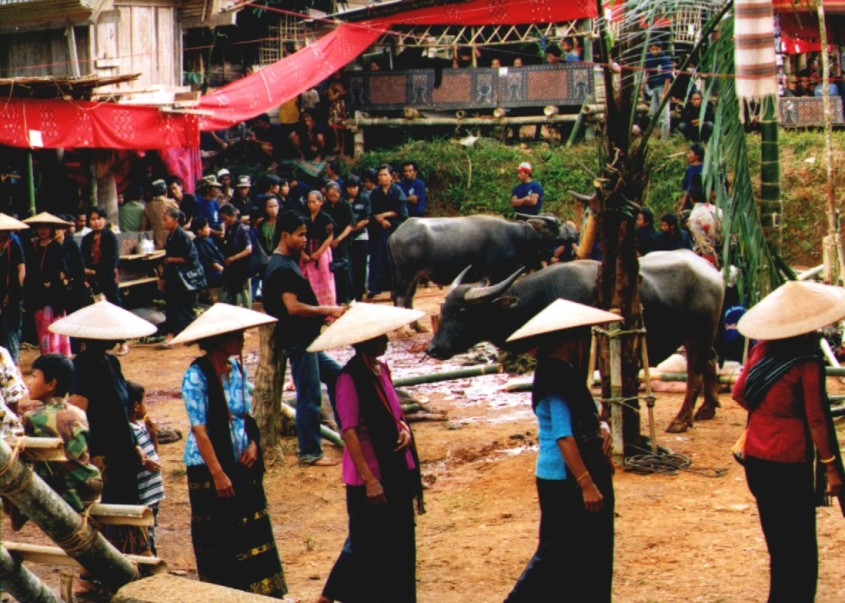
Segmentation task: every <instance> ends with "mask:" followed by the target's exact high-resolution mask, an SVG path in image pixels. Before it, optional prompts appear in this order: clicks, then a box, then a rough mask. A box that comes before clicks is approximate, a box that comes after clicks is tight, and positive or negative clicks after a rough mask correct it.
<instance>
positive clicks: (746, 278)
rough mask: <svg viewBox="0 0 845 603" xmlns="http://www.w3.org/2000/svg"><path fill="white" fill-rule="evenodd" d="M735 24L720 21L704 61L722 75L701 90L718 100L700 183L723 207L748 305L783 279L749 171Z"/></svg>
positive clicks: (730, 258) (729, 255)
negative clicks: (737, 77) (736, 65)
mask: <svg viewBox="0 0 845 603" xmlns="http://www.w3.org/2000/svg"><path fill="white" fill-rule="evenodd" d="M733 25H734V18H733V16H732V15H729V16H727V17H726V18H725V19H724V20H723V21H722V23H721V27H720V35H719V37H718V39H717V40H716V41H715V42H714V43H713V45H712V46H711V47H710V49H709V50H708V52H707V53H706V54H705V56H704V57H703V61H702V68H703V70H704V71H706V72H709V73H714V74H719V76H721V77H713V78H711V79H710V80H709V81H708V83H707V86H706V87H705V91H704V97H705V101H708V100H709V99H710V98H715V97H718V99H719V102H718V105H717V107H716V111H715V123H714V128H713V135H712V137H711V138H710V142H709V144H708V149H709V152H708V153H707V155H706V157H705V166H704V181H705V183H706V186H707V188H708V190H711V191H715V193H716V204H717V206H718V207H719V208H721V210H722V232H723V238H724V241H725V245H724V249H723V258H722V259H723V264H724V265H725V266H730V265H734V266H736V267H737V268H738V270H739V278H738V280H737V286H738V287H739V293H740V296H741V299H744V300H745V301H746V303H747V304H748V305H749V306H750V305H754V304H755V303H756V302H757V301H759V300H760V299H761V298H762V297H764V296H765V295H766V294H767V293H768V292H769V291H771V290H772V289H773V288H775V287H777V286H778V285H780V284H781V283H783V281H784V278H783V275H782V274H781V272H780V271H778V269H777V267H776V263H775V261H774V259H773V256H772V253H771V252H770V250H769V246H768V244H767V242H766V237H765V233H764V231H763V227H762V225H761V224H760V218H759V211H758V208H757V203H756V201H755V198H754V190H753V186H752V181H751V174H750V173H749V169H748V165H749V162H748V147H747V145H746V138H745V137H746V133H745V128H744V126H743V124H742V121H741V120H740V102H739V100H738V98H737V94H736V86H735V80H734V78H733V75H734V45H733Z"/></svg>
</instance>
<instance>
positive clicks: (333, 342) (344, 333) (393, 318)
mask: <svg viewBox="0 0 845 603" xmlns="http://www.w3.org/2000/svg"><path fill="white" fill-rule="evenodd" d="M423 316H425V312H423V311H422V310H408V309H407V308H396V307H394V306H381V305H376V304H352V305H351V306H350V307H349V310H347V312H346V313H345V314H344V315H343V316H341V317H340V318H338V319H337V320H336V321H334V322H333V323H332V324H331V326H329V328H328V329H326V330H325V331H323V333H322V334H321V335H320V336H319V337H318V338H317V339H315V340H314V341H313V342H312V343H311V345H310V346H308V351H309V352H323V351H325V350H331V349H333V348H341V347H343V346H347V345H352V344H354V343H361V342H362V341H367V340H368V339H373V338H374V337H378V336H379V335H387V334H388V333H390V332H391V331H394V330H396V329H398V328H399V327H404V326H405V325H407V324H410V323H412V322H414V321H415V320H419V319H420V318H422V317H423Z"/></svg>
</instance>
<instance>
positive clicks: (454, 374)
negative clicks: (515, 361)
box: [393, 362, 503, 387]
mask: <svg viewBox="0 0 845 603" xmlns="http://www.w3.org/2000/svg"><path fill="white" fill-rule="evenodd" d="M502 370H503V367H502V365H501V364H500V363H498V362H494V363H492V364H482V365H481V366H473V367H470V368H465V369H458V370H455V371H444V372H442V373H429V374H427V375H416V376H414V377H402V378H400V379H394V380H393V386H394V387H410V386H412V385H422V384H424V383H437V382H438V381H452V380H454V379H465V378H467V377H479V376H481V375H492V374H494V373H501V372H502Z"/></svg>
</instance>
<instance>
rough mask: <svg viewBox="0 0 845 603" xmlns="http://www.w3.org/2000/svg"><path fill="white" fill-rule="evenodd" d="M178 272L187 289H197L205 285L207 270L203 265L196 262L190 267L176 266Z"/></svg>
mask: <svg viewBox="0 0 845 603" xmlns="http://www.w3.org/2000/svg"><path fill="white" fill-rule="evenodd" d="M176 274H177V275H178V276H179V281H180V282H181V283H182V286H183V287H184V288H185V291H196V290H197V289H202V288H203V287H205V272H204V271H203V269H202V266H201V265H199V264H195V265H193V266H191V267H190V268H189V267H187V266H184V267H183V266H179V265H177V266H176Z"/></svg>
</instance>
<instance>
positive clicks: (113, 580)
mask: <svg viewBox="0 0 845 603" xmlns="http://www.w3.org/2000/svg"><path fill="white" fill-rule="evenodd" d="M17 457H18V455H17V454H16V453H15V452H13V450H12V449H11V448H10V447H9V445H8V444H6V442H5V441H0V494H2V495H3V496H5V497H6V498H8V499H9V500H11V501H12V503H13V504H14V505H15V506H17V507H18V508H19V509H20V510H21V511H23V512H24V513H26V515H27V516H29V518H30V519H31V520H32V521H34V522H35V523H36V524H37V525H38V526H39V527H40V528H41V529H42V530H43V531H44V533H45V534H47V535H48V536H49V537H50V538H51V539H52V540H53V542H55V543H56V544H58V545H59V546H60V547H61V548H62V549H64V551H65V552H66V553H67V554H68V555H69V556H70V557H72V558H73V559H75V560H76V561H78V562H79V564H80V565H81V566H82V567H84V568H85V569H86V570H88V572H89V573H90V574H91V575H92V576H93V577H94V578H96V579H97V580H100V581H101V582H103V583H104V584H105V585H107V586H108V587H110V588H113V589H117V588H119V587H121V586H123V585H124V584H126V583H127V582H130V581H132V580H137V579H138V577H139V573H138V568H137V567H136V566H135V565H133V564H132V563H131V562H130V561H128V560H127V559H126V558H125V557H124V556H123V555H122V554H121V553H120V551H118V550H117V549H116V548H115V547H114V546H112V544H111V543H109V542H108V541H107V540H106V539H105V538H104V537H103V536H102V534H100V533H99V532H97V530H95V529H94V528H93V527H92V526H91V525H90V524H89V523H88V522H87V521H85V520H83V518H82V517H81V516H80V515H79V514H78V513H77V512H76V511H74V510H73V509H72V508H71V507H70V505H68V504H67V503H66V502H65V501H64V500H62V498H61V497H60V496H59V495H58V494H56V493H55V492H54V491H53V490H52V489H51V488H50V487H49V486H48V485H47V484H46V483H44V481H43V480H42V479H41V478H40V477H39V476H38V475H36V474H35V473H34V472H33V471H32V469H30V468H29V467H27V466H26V465H25V464H24V463H22V462H21V461H20V460H19V459H18V458H17Z"/></svg>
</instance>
